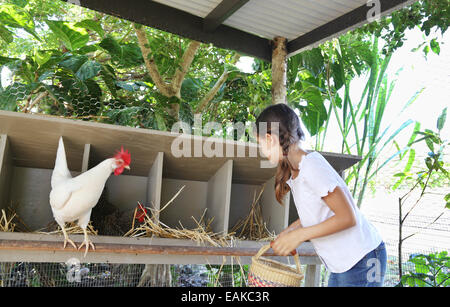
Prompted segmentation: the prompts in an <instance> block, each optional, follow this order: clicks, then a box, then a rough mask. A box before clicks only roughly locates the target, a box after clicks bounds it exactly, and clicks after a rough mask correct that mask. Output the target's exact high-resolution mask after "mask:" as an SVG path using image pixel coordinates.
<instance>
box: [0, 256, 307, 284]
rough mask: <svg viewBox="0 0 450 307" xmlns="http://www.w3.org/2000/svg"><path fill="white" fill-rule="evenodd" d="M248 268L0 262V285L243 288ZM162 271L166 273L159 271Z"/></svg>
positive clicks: (236, 266)
mask: <svg viewBox="0 0 450 307" xmlns="http://www.w3.org/2000/svg"><path fill="white" fill-rule="evenodd" d="M248 268H249V266H248V265H242V266H241V265H145V264H106V263H101V264H99V263H78V262H70V261H68V262H66V263H26V262H12V263H5V262H4V263H0V286H1V287H246V286H247V285H248V284H247V274H248ZM302 269H303V270H305V267H304V266H303V268H302ZM158 270H159V272H157V271H158ZM166 270H167V271H166ZM165 271H166V272H167V273H169V274H164V273H163V274H161V272H165ZM302 282H303V281H302Z"/></svg>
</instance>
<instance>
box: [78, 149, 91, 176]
mask: <svg viewBox="0 0 450 307" xmlns="http://www.w3.org/2000/svg"><path fill="white" fill-rule="evenodd" d="M91 153H92V151H91V144H84V151H83V160H82V162H81V172H82V173H84V172H86V171H87V170H88V169H89V162H90V160H91Z"/></svg>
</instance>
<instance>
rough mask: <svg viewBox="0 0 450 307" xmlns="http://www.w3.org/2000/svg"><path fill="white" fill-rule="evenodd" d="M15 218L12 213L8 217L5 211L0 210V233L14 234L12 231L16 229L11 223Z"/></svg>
mask: <svg viewBox="0 0 450 307" xmlns="http://www.w3.org/2000/svg"><path fill="white" fill-rule="evenodd" d="M15 217H16V214H15V213H13V214H12V215H11V214H10V215H9V216H8V215H7V214H6V211H5V210H3V209H2V212H1V215H0V231H3V232H14V229H15V228H16V224H15V223H13V220H14V218H15Z"/></svg>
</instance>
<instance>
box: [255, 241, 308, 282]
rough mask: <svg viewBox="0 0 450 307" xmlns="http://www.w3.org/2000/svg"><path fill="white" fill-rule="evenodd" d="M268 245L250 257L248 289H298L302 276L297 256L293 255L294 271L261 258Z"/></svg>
mask: <svg viewBox="0 0 450 307" xmlns="http://www.w3.org/2000/svg"><path fill="white" fill-rule="evenodd" d="M269 249H270V245H265V246H263V247H261V249H260V250H259V252H258V253H257V254H256V255H255V256H253V257H252V264H251V265H250V269H249V272H248V286H249V287H300V282H301V281H302V279H303V274H302V271H301V269H300V259H299V257H298V254H295V255H294V260H295V264H296V269H294V268H291V267H290V266H288V265H286V264H283V263H280V262H278V261H274V260H270V259H267V258H264V257H261V255H263V254H264V253H265V252H266V251H267V250H269Z"/></svg>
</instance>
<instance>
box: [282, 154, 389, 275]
mask: <svg viewBox="0 0 450 307" xmlns="http://www.w3.org/2000/svg"><path fill="white" fill-rule="evenodd" d="M299 170H300V171H299V174H298V176H297V177H296V178H295V179H292V177H291V178H290V179H289V180H288V181H287V184H288V185H289V186H290V188H291V193H292V196H293V198H294V202H295V206H296V207H297V212H298V215H299V218H300V222H301V224H302V227H308V226H313V225H316V224H319V223H321V222H323V221H325V220H327V219H328V218H330V217H332V216H333V215H334V212H333V211H331V209H330V208H329V207H328V205H327V204H326V202H325V201H324V200H323V199H322V198H321V197H323V196H326V195H327V194H328V192H332V191H334V189H335V187H336V186H340V187H341V188H342V190H343V191H344V192H345V195H346V196H347V197H348V200H349V202H350V204H351V205H352V208H353V212H354V215H355V218H356V225H355V226H353V227H350V228H347V229H345V230H342V231H339V232H337V233H334V234H331V235H328V236H324V237H320V238H316V239H311V240H310V241H311V243H312V244H313V246H314V249H315V250H316V253H317V254H318V255H319V257H320V258H321V260H322V262H323V263H324V265H325V266H326V267H327V269H328V270H329V271H331V272H334V273H342V272H345V271H348V270H349V269H351V268H352V267H353V266H354V265H355V264H356V263H357V262H358V261H359V260H361V259H362V258H363V257H364V256H365V255H366V254H367V253H368V252H370V251H372V250H373V249H375V248H376V247H377V246H378V245H380V243H381V241H382V238H381V236H380V234H379V233H378V231H377V230H376V228H375V227H374V226H373V225H372V224H371V223H370V222H369V221H367V220H366V218H365V217H364V216H363V215H362V214H361V212H360V210H359V209H358V207H357V206H356V204H355V201H354V199H353V197H352V195H351V193H350V191H349V189H348V187H347V184H346V183H345V181H344V180H343V179H342V177H341V176H339V174H338V173H337V172H336V170H335V169H334V168H333V167H332V166H331V165H330V163H329V162H328V161H327V160H326V159H325V158H324V157H323V156H322V155H321V154H320V153H319V152H317V151H312V152H309V153H308V154H307V155H305V156H303V158H302V160H301V161H300V163H299Z"/></svg>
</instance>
